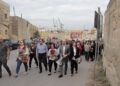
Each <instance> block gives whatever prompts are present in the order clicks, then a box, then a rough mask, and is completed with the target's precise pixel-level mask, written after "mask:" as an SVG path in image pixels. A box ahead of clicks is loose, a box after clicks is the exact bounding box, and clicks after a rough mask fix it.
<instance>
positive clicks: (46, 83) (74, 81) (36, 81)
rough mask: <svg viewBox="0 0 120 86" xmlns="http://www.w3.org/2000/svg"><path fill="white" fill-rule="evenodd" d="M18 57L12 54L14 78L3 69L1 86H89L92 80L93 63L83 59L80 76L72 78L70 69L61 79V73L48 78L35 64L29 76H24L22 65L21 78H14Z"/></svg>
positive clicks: (10, 62)
mask: <svg viewBox="0 0 120 86" xmlns="http://www.w3.org/2000/svg"><path fill="white" fill-rule="evenodd" d="M16 57H17V55H16V52H15V51H13V52H11V57H10V59H9V61H8V65H9V67H10V69H11V71H12V76H11V77H9V76H8V74H7V72H6V71H5V69H4V68H3V78H2V79H0V86H87V82H88V81H89V80H90V75H91V70H92V69H93V65H94V64H93V63H92V62H86V61H85V60H84V58H83V61H82V63H81V64H79V72H78V74H75V75H74V76H73V77H71V76H70V67H69V69H68V75H65V76H64V77H63V78H61V79H59V78H58V75H59V73H56V74H54V73H53V74H52V75H51V76H48V72H45V71H43V73H42V74H39V73H38V71H39V70H38V68H36V67H35V64H34V62H33V66H32V69H31V70H30V71H29V72H28V75H25V74H24V66H23V65H22V66H21V70H20V75H19V77H18V78H14V77H13V76H14V75H15V69H16Z"/></svg>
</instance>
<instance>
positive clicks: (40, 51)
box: [36, 39, 48, 73]
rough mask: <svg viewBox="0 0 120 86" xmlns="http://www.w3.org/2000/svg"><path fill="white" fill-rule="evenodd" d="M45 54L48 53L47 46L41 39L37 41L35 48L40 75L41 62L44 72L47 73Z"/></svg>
mask: <svg viewBox="0 0 120 86" xmlns="http://www.w3.org/2000/svg"><path fill="white" fill-rule="evenodd" d="M47 52H48V47H47V45H46V44H45V43H44V41H43V40H42V39H40V40H39V42H38V44H37V47H36V54H37V56H38V60H39V69H40V73H42V62H43V64H44V66H45V70H46V71H47V70H48V69H47V56H46V55H47Z"/></svg>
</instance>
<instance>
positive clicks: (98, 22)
mask: <svg viewBox="0 0 120 86" xmlns="http://www.w3.org/2000/svg"><path fill="white" fill-rule="evenodd" d="M94 27H95V28H96V30H97V37H96V50H95V64H94V80H96V64H97V61H98V57H99V39H100V38H102V29H103V16H102V13H101V11H100V8H98V12H97V11H95V20H94ZM95 86H96V82H95Z"/></svg>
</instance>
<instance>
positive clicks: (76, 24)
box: [5, 0, 109, 29]
mask: <svg viewBox="0 0 120 86" xmlns="http://www.w3.org/2000/svg"><path fill="white" fill-rule="evenodd" d="M5 2H7V3H8V4H9V5H10V9H11V10H10V11H11V15H14V11H13V7H14V8H15V14H16V15H17V16H21V14H22V17H23V18H25V19H27V20H28V21H30V22H31V23H32V24H35V25H37V26H41V27H49V28H50V27H53V20H54V23H55V24H56V25H59V21H58V20H60V22H61V23H62V24H64V29H79V28H84V29H85V28H92V27H93V25H94V11H95V10H97V8H98V7H101V11H102V13H103V15H104V12H105V10H106V8H107V4H108V2H109V0H5Z"/></svg>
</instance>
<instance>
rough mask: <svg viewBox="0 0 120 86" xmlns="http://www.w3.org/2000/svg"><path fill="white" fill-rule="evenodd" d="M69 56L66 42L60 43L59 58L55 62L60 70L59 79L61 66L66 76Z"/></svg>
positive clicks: (61, 74)
mask: <svg viewBox="0 0 120 86" xmlns="http://www.w3.org/2000/svg"><path fill="white" fill-rule="evenodd" d="M69 54H70V49H69V46H68V45H66V41H62V45H61V46H60V47H59V55H60V58H59V60H58V61H57V63H58V65H59V68H60V75H59V76H58V77H59V78H62V77H63V66H64V74H65V75H67V69H68V60H69Z"/></svg>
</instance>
